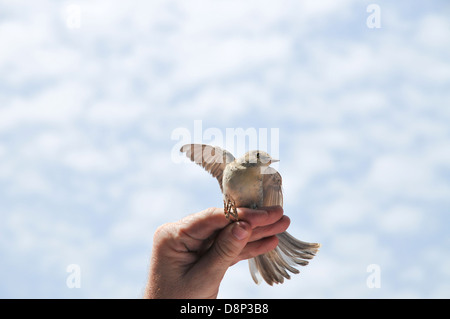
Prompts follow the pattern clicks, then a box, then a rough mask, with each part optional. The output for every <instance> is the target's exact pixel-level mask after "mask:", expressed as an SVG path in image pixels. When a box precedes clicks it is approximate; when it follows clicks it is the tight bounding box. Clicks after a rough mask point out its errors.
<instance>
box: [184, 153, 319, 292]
mask: <svg viewBox="0 0 450 319" xmlns="http://www.w3.org/2000/svg"><path fill="white" fill-rule="evenodd" d="M180 151H181V152H183V153H186V156H187V157H188V158H190V159H191V161H193V162H195V163H197V164H199V165H200V166H202V167H203V168H204V169H205V170H206V171H208V172H209V173H210V174H211V175H212V176H214V177H215V178H217V180H218V182H219V186H220V189H221V190H222V194H223V200H224V212H225V216H226V217H227V218H230V216H231V217H233V218H234V219H236V220H237V219H238V215H237V211H236V208H237V207H248V208H253V209H256V208H259V207H264V206H275V205H280V206H283V192H282V189H281V175H280V173H278V172H277V171H276V170H275V169H274V168H272V167H269V165H270V164H271V163H273V162H276V161H278V160H275V159H272V158H271V157H270V155H269V154H267V153H266V152H263V151H250V152H248V153H246V154H245V155H244V156H242V157H240V158H237V159H236V158H234V156H233V155H232V154H231V153H230V152H228V151H226V150H224V149H222V148H220V147H216V146H211V145H206V144H186V145H184V146H182V147H181V149H180ZM277 237H278V240H279V241H278V246H277V247H276V248H275V249H274V250H272V251H270V252H268V253H265V254H262V255H259V256H257V257H255V258H251V259H249V268H250V273H251V275H252V278H253V280H254V281H255V283H257V284H259V283H260V282H261V280H260V278H259V276H258V273H259V274H260V275H261V277H262V278H263V279H264V280H265V281H266V282H267V283H268V284H269V285H272V284H273V283H277V284H278V283H283V282H284V279H285V278H286V279H290V278H291V277H290V275H289V273H288V271H289V272H291V273H294V274H297V273H299V270H298V269H296V268H295V267H294V266H296V265H300V266H306V265H307V264H308V260H309V259H312V258H313V257H314V256H315V254H316V253H317V251H318V249H319V247H320V244H317V243H307V242H304V241H301V240H298V239H296V238H294V237H293V236H291V235H290V234H289V233H288V232H283V233H281V234H278V235H277Z"/></svg>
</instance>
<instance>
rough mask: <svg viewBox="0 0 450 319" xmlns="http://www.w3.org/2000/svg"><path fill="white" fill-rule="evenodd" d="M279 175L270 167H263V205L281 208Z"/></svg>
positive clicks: (281, 197) (281, 194)
mask: <svg viewBox="0 0 450 319" xmlns="http://www.w3.org/2000/svg"><path fill="white" fill-rule="evenodd" d="M281 184H282V180H281V175H280V173H278V172H277V170H276V169H274V168H272V167H270V166H269V167H265V168H264V172H263V197H264V199H263V205H264V206H275V205H280V206H283V191H282V189H281Z"/></svg>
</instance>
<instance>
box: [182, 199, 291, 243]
mask: <svg viewBox="0 0 450 319" xmlns="http://www.w3.org/2000/svg"><path fill="white" fill-rule="evenodd" d="M237 211H238V214H239V220H244V221H246V222H248V223H249V224H250V225H251V227H252V228H254V227H257V226H263V225H270V224H273V223H274V222H276V221H277V220H278V219H280V218H281V216H282V215H283V209H282V208H281V207H280V206H274V207H268V208H267V210H262V209H250V208H238V209H237ZM229 223H230V221H229V220H228V219H226V217H225V215H224V211H223V208H217V207H212V208H208V209H205V210H204V211H201V212H199V213H195V214H191V215H189V216H187V217H185V218H183V219H181V220H180V221H179V222H178V224H179V226H180V229H181V231H182V233H185V234H186V235H187V236H188V237H191V238H194V239H197V240H205V239H208V238H209V237H210V236H211V235H212V234H214V232H216V231H218V230H220V229H222V228H224V227H225V226H227V225H228V224H229Z"/></svg>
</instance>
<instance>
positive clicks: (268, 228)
mask: <svg viewBox="0 0 450 319" xmlns="http://www.w3.org/2000/svg"><path fill="white" fill-rule="evenodd" d="M237 212H238V215H239V221H237V222H230V221H229V220H227V219H226V218H225V216H224V210H223V208H208V209H206V210H204V211H202V212H199V213H195V214H192V215H189V216H187V217H185V218H183V219H181V220H179V221H177V222H174V223H168V224H164V225H162V226H160V227H159V228H158V229H157V230H156V232H155V234H154V238H153V250H152V256H151V260H150V270H149V276H148V282H147V286H146V289H145V293H144V298H166V299H175V298H198V299H206V298H217V294H218V292H219V286H220V283H221V281H222V279H223V276H224V275H225V272H226V271H227V269H228V268H229V267H230V266H232V265H234V264H235V263H237V262H239V261H241V260H244V259H249V258H253V257H255V256H258V255H260V254H263V253H266V252H269V251H271V250H273V249H274V248H275V247H276V246H277V245H278V239H277V237H276V235H277V234H279V233H282V232H284V231H285V230H286V229H287V228H288V227H289V223H290V220H289V218H288V217H287V216H284V215H283V208H282V207H280V206H273V207H263V208H261V209H257V210H255V209H250V208H238V210H237Z"/></svg>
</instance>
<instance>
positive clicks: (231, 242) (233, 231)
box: [202, 221, 252, 280]
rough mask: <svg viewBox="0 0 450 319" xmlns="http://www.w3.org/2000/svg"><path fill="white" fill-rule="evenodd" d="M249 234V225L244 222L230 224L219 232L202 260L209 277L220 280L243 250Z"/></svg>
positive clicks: (250, 229) (250, 230)
mask: <svg viewBox="0 0 450 319" xmlns="http://www.w3.org/2000/svg"><path fill="white" fill-rule="evenodd" d="M251 232H252V228H251V226H250V224H249V223H247V222H244V221H238V222H235V223H232V224H230V225H228V226H227V227H225V228H224V229H223V230H222V231H221V232H220V234H219V235H218V236H217V237H216V240H215V242H214V244H213V245H212V246H211V247H210V249H209V251H208V252H207V253H206V254H205V255H204V256H203V258H202V259H203V260H202V264H203V263H205V264H206V265H205V264H204V265H205V266H206V267H205V268H206V269H208V270H207V272H208V273H209V275H210V276H212V277H215V278H216V279H218V280H221V279H222V277H223V276H224V275H225V272H226V271H227V269H228V267H230V266H231V265H232V264H233V263H234V262H235V261H236V258H237V257H238V256H239V254H240V253H241V251H242V250H243V249H244V247H245V245H246V244H247V242H248V240H249V239H250V235H251ZM210 278H211V277H210ZM211 279H212V278H211Z"/></svg>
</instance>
